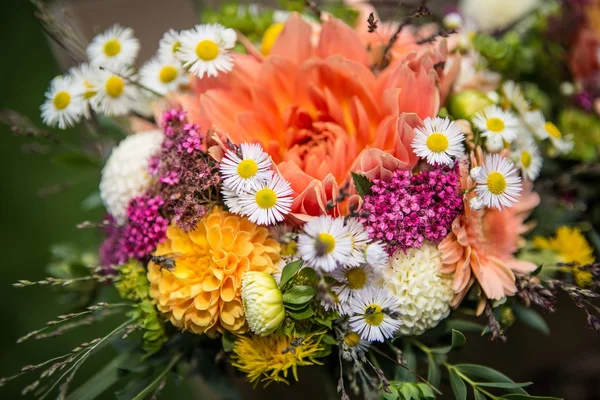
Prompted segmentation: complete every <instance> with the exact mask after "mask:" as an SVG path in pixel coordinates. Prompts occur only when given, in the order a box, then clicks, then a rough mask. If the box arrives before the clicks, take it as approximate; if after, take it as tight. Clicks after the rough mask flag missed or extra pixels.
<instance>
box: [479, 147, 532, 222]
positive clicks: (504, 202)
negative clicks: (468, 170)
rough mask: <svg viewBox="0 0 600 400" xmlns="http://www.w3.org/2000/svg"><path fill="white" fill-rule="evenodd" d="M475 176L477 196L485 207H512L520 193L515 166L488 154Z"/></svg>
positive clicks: (519, 181)
mask: <svg viewBox="0 0 600 400" xmlns="http://www.w3.org/2000/svg"><path fill="white" fill-rule="evenodd" d="M481 168H482V170H481V173H480V174H479V176H477V179H476V182H477V187H476V188H475V191H476V192H477V196H478V197H479V198H480V199H481V201H483V203H484V204H485V205H486V206H487V207H492V208H497V209H499V210H501V209H502V208H503V207H512V206H513V204H514V203H516V201H517V198H518V197H519V195H520V193H521V189H522V187H521V177H519V175H518V172H517V169H516V168H515V165H514V164H513V163H512V162H510V161H508V160H507V159H506V158H505V157H501V156H499V155H498V154H488V155H487V156H486V157H485V162H484V163H483V165H482V166H481Z"/></svg>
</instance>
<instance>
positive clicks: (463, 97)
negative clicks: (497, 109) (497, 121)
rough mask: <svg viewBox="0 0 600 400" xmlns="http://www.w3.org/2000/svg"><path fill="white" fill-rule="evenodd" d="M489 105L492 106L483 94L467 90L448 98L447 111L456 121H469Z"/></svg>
mask: <svg viewBox="0 0 600 400" xmlns="http://www.w3.org/2000/svg"><path fill="white" fill-rule="evenodd" d="M490 105H492V101H491V100H490V99H489V98H488V97H487V96H486V95H485V93H481V92H478V91H477V90H472V89H468V90H464V91H462V92H460V93H457V94H455V95H453V96H452V97H450V99H449V101H448V111H450V114H451V115H453V116H454V118H456V119H470V118H471V117H473V115H475V114H476V113H477V112H479V111H481V110H483V109H484V108H486V107H487V106H490Z"/></svg>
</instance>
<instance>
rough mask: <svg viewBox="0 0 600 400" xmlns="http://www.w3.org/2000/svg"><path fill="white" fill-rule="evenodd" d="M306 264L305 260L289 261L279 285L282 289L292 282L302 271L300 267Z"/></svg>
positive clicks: (282, 272)
mask: <svg viewBox="0 0 600 400" xmlns="http://www.w3.org/2000/svg"><path fill="white" fill-rule="evenodd" d="M303 265H304V261H302V260H296V261H292V262H290V263H288V264H287V265H286V266H285V267H283V270H282V271H281V280H280V281H279V287H280V288H281V290H283V289H284V288H285V286H286V285H287V283H288V282H290V281H291V280H292V279H293V278H294V277H295V276H296V274H297V273H298V271H300V268H302V266H303Z"/></svg>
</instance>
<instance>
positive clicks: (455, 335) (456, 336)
mask: <svg viewBox="0 0 600 400" xmlns="http://www.w3.org/2000/svg"><path fill="white" fill-rule="evenodd" d="M466 342H467V338H466V337H465V335H463V334H462V333H460V332H459V331H457V330H456V329H452V344H450V346H443V347H434V348H433V349H431V352H432V353H435V354H447V353H449V352H450V350H452V349H453V348H455V347H460V346H462V345H464V344H465V343H466Z"/></svg>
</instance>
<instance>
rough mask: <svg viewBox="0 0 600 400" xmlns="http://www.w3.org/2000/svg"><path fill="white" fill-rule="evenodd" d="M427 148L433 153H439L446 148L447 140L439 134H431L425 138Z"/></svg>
mask: <svg viewBox="0 0 600 400" xmlns="http://www.w3.org/2000/svg"><path fill="white" fill-rule="evenodd" d="M427 147H428V148H429V150H431V151H432V152H434V153H441V152H443V151H446V149H447V148H448V138H447V137H446V135H443V134H441V133H437V132H436V133H432V134H431V135H429V137H428V138H427Z"/></svg>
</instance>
